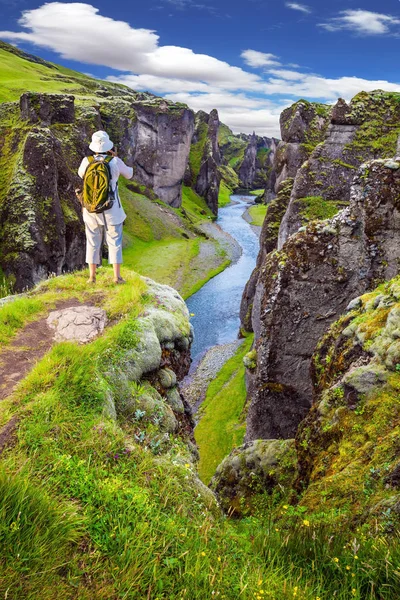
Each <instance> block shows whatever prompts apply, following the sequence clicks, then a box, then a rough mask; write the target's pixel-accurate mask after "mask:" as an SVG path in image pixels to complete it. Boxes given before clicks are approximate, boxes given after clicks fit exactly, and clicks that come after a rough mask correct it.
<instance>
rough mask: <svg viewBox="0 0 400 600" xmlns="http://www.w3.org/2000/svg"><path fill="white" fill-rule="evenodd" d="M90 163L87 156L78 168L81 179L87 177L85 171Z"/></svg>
mask: <svg viewBox="0 0 400 600" xmlns="http://www.w3.org/2000/svg"><path fill="white" fill-rule="evenodd" d="M88 164H89V161H88V159H87V158H86V156H85V158H84V159H83V160H82V162H81V164H80V167H79V169H78V175H79V177H80V178H81V179H83V178H84V177H85V173H86V169H87V166H88Z"/></svg>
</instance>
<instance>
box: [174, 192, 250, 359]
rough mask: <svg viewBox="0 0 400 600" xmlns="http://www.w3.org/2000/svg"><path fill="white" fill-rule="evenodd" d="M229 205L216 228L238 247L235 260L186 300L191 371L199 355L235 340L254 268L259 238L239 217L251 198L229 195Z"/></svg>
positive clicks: (221, 210)
mask: <svg viewBox="0 0 400 600" xmlns="http://www.w3.org/2000/svg"><path fill="white" fill-rule="evenodd" d="M231 200H232V204H229V206H226V207H224V208H220V209H219V211H218V219H217V223H218V225H219V226H220V227H221V228H222V229H223V230H224V231H226V232H227V233H229V234H230V235H231V236H232V237H233V238H235V239H236V241H237V242H238V243H239V245H240V246H241V248H242V255H241V257H240V258H239V260H238V261H237V262H236V263H235V264H232V265H230V267H228V268H227V269H225V271H222V273H220V274H219V275H217V276H216V277H214V278H213V279H211V280H210V281H208V282H207V283H206V284H205V285H204V286H203V287H202V288H201V289H200V290H199V291H198V292H196V293H195V294H193V296H191V297H190V298H189V299H188V300H187V302H186V303H187V305H188V308H189V311H190V312H191V313H193V314H194V316H193V317H192V318H191V322H192V325H193V327H194V334H195V338H194V342H193V344H192V347H191V355H192V359H193V363H192V367H193V368H194V367H195V366H196V365H197V363H198V361H199V359H200V358H201V357H202V355H203V354H204V353H205V352H206V350H208V349H209V348H211V347H212V346H217V345H220V344H227V343H229V342H233V341H234V340H236V339H237V336H238V330H239V326H240V319H239V311H240V302H241V299H242V294H243V290H244V287H245V285H246V283H247V281H248V280H249V278H250V275H251V272H252V271H253V269H254V267H255V266H256V260H257V254H258V250H259V239H258V237H257V235H256V234H255V233H254V231H253V230H252V228H251V226H250V225H249V224H248V223H247V221H245V220H244V219H243V217H242V215H243V213H244V212H245V211H246V210H247V208H249V200H251V201H252V202H254V196H236V195H233V196H231Z"/></svg>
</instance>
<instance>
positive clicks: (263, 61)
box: [240, 50, 280, 67]
mask: <svg viewBox="0 0 400 600" xmlns="http://www.w3.org/2000/svg"><path fill="white" fill-rule="evenodd" d="M240 56H241V57H242V58H243V59H244V62H245V63H246V65H249V66H250V67H269V66H279V65H280V62H279V61H278V57H277V56H275V54H266V53H265V52H258V51H257V50H243V52H242V53H241V55H240Z"/></svg>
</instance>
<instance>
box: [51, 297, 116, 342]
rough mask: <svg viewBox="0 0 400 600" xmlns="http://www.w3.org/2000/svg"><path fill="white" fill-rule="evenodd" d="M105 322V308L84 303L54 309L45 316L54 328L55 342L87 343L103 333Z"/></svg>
mask: <svg viewBox="0 0 400 600" xmlns="http://www.w3.org/2000/svg"><path fill="white" fill-rule="evenodd" d="M106 323H107V315H106V311H105V310H103V309H102V308H98V307H94V306H85V305H83V306H74V307H72V308H65V309H63V310H54V311H52V312H51V313H50V314H49V316H48V317H47V324H48V326H49V327H50V328H51V329H54V331H55V333H54V339H55V340H56V341H57V342H64V341H69V342H72V341H73V342H79V343H80V344H87V343H88V342H90V341H91V340H93V339H94V338H95V337H97V336H98V335H101V334H102V333H103V331H104V327H105V326H106Z"/></svg>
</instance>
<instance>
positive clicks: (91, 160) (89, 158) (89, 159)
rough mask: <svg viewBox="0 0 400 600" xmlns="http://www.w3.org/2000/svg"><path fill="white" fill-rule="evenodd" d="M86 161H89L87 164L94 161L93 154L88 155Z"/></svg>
mask: <svg viewBox="0 0 400 600" xmlns="http://www.w3.org/2000/svg"><path fill="white" fill-rule="evenodd" d="M87 159H88V161H89V165H90V164H91V163H92V162H94V157H93V156H88V157H87Z"/></svg>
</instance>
